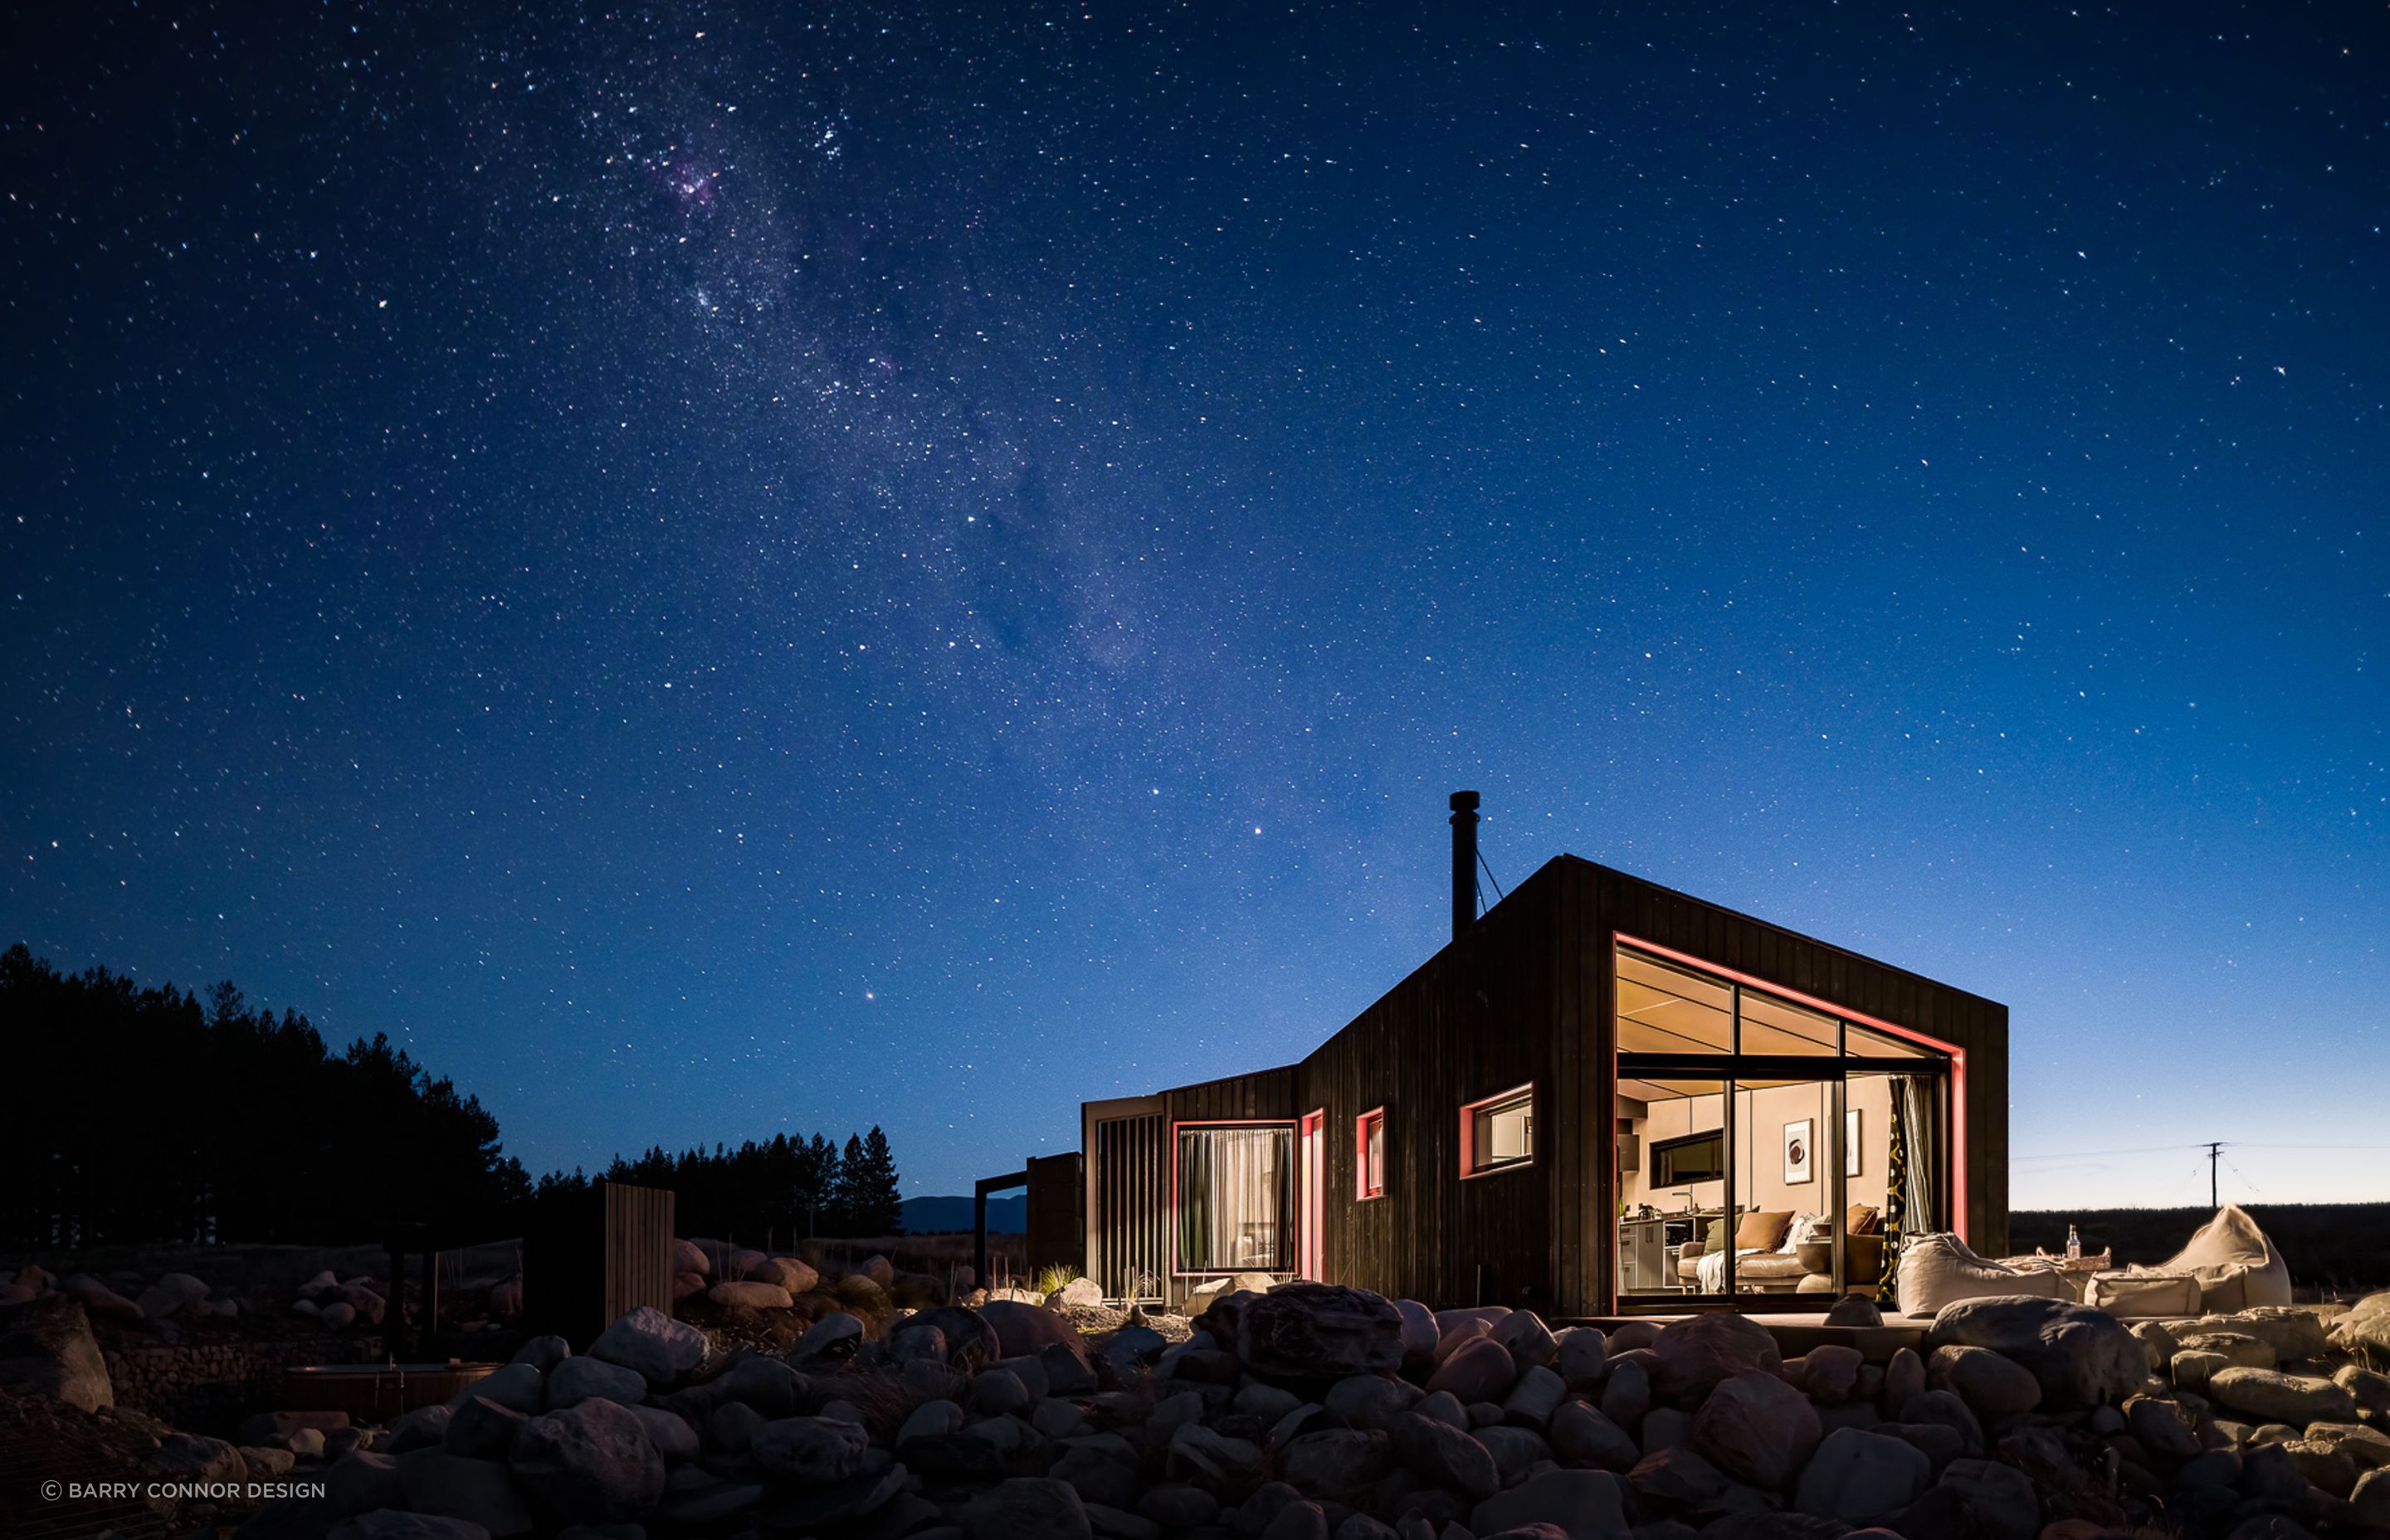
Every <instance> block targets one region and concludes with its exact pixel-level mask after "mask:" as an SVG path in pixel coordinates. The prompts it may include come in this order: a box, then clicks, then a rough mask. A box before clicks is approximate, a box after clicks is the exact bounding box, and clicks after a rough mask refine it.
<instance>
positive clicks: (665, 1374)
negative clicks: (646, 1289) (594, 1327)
mask: <svg viewBox="0 0 2390 1540" xmlns="http://www.w3.org/2000/svg"><path fill="white" fill-rule="evenodd" d="M589 1356H590V1357H592V1358H602V1359H604V1360H605V1361H606V1362H607V1363H610V1364H619V1365H621V1366H622V1367H624V1368H626V1369H631V1370H633V1371H635V1372H636V1373H637V1374H638V1376H639V1377H640V1378H641V1379H643V1380H646V1381H647V1382H648V1383H649V1384H650V1385H669V1384H671V1383H672V1382H673V1381H674V1380H680V1379H683V1378H685V1377H687V1374H688V1373H689V1371H690V1370H692V1369H694V1368H696V1367H698V1365H700V1364H701V1363H703V1362H705V1333H704V1332H702V1331H700V1330H699V1329H698V1328H695V1327H693V1326H691V1325H689V1324H688V1323H687V1321H675V1320H674V1319H673V1318H672V1317H671V1316H669V1315H665V1314H664V1313H663V1312H662V1311H661V1310H658V1309H657V1308H656V1307H655V1306H654V1305H651V1304H643V1305H641V1306H639V1307H638V1308H637V1309H636V1310H633V1311H631V1312H629V1313H628V1314H626V1315H622V1316H620V1317H618V1318H617V1319H616V1320H615V1322H614V1324H613V1325H611V1326H610V1327H608V1328H606V1329H605V1330H603V1331H601V1332H599V1333H598V1340H597V1341H594V1342H592V1343H590V1344H589Z"/></svg>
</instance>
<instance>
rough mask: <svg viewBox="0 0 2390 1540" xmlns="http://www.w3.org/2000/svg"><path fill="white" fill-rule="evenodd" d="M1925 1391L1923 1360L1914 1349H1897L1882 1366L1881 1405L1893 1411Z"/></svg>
mask: <svg viewBox="0 0 2390 1540" xmlns="http://www.w3.org/2000/svg"><path fill="white" fill-rule="evenodd" d="M1924 1389H1925V1360H1924V1359H1922V1358H1921V1357H1919V1356H1918V1354H1917V1350H1916V1349H1914V1348H1899V1349H1896V1350H1895V1351H1894V1353H1893V1355H1892V1357H1891V1358H1890V1359H1889V1360H1887V1361H1886V1362H1885V1364H1884V1366H1883V1404H1884V1405H1885V1406H1886V1407H1887V1408H1889V1409H1890V1410H1893V1411H1895V1412H1896V1411H1898V1410H1899V1409H1900V1408H1901V1407H1903V1406H1906V1405H1908V1398H1909V1397H1910V1396H1912V1395H1916V1394H1918V1393H1919V1392H1921V1391H1923V1390H1924Z"/></svg>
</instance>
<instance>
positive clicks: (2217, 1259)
mask: <svg viewBox="0 0 2390 1540" xmlns="http://www.w3.org/2000/svg"><path fill="white" fill-rule="evenodd" d="M2150 1271H2152V1272H2153V1273H2189V1274H2191V1275H2192V1276H2194V1277H2197V1278H2198V1279H2199V1292H2200V1302H2199V1305H2200V1309H2201V1310H2202V1311H2203V1312H2204V1313H2205V1314H2207V1315H2232V1314H2234V1313H2235V1312H2237V1311H2242V1310H2247V1309H2249V1308H2251V1307H2252V1306H2255V1305H2260V1304H2288V1303H2291V1268H2290V1264H2288V1263H2286V1262H2284V1261H2283V1260H2282V1253H2281V1252H2280V1251H2276V1250H2274V1243H2273V1242H2272V1241H2271V1240H2269V1239H2268V1238H2267V1237H2266V1232H2265V1231H2263V1230H2261V1229H2259V1228H2258V1227H2257V1222H2256V1221H2255V1220H2254V1219H2252V1218H2250V1217H2249V1211H2248V1210H2246V1209H2243V1208H2242V1207H2241V1206H2240V1205H2239V1204H2238V1203H2227V1204H2225V1205H2224V1206H2223V1207H2222V1208H2220V1209H2218V1210H2217V1211H2216V1217H2215V1218H2213V1219H2211V1220H2209V1221H2208V1222H2207V1223H2206V1224H2204V1225H2202V1226H2200V1227H2199V1232H2198V1233H2197V1234H2196V1235H2193V1236H2192V1237H2191V1244H2190V1245H2188V1246H2185V1247H2184V1248H2183V1249H2182V1250H2181V1251H2178V1252H2176V1253H2175V1255H2174V1257H2173V1258H2172V1260H2170V1261H2166V1262H2162V1263H2160V1264H2158V1265H2156V1266H2155V1267H2152V1268H2151V1269H2150Z"/></svg>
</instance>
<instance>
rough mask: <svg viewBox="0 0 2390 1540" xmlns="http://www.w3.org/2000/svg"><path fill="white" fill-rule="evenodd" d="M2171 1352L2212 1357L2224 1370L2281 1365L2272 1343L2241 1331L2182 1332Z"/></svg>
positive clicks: (2268, 1367)
mask: <svg viewBox="0 0 2390 1540" xmlns="http://www.w3.org/2000/svg"><path fill="white" fill-rule="evenodd" d="M2175 1352H2176V1353H2178V1354H2181V1353H2206V1354H2215V1355H2216V1356H2217V1357H2219V1358H2221V1359H2223V1360H2224V1367H2227V1368H2244V1369H2270V1368H2275V1367H2279V1366H2280V1365H2281V1361H2282V1355H2281V1354H2280V1353H2277V1352H2276V1351H2275V1350H2274V1344H2273V1343H2271V1342H2268V1341H2265V1340H2264V1339H2263V1338H2258V1337H2252V1336H2250V1335H2249V1334H2248V1333H2247V1332H2245V1331H2224V1330H2215V1331H2207V1330H2200V1331H2187V1332H2183V1333H2180V1334H2178V1336H2177V1337H2176V1338H2175Z"/></svg>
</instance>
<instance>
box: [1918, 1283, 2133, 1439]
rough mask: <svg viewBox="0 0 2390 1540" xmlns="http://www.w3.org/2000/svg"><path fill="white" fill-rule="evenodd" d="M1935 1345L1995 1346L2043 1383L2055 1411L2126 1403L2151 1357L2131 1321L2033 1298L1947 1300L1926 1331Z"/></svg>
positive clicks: (2046, 1398)
mask: <svg viewBox="0 0 2390 1540" xmlns="http://www.w3.org/2000/svg"><path fill="white" fill-rule="evenodd" d="M1926 1343H1927V1345H1928V1347H1929V1348H1940V1347H1980V1348H1989V1349H1991V1350H1992V1351H1993V1352H1995V1353H1998V1354H2001V1355H2003V1356H2005V1357H2008V1358H2011V1359H2014V1360H2015V1361H2016V1362H2017V1363H2019V1364H2021V1365H2023V1366H2024V1367H2025V1368H2026V1369H2027V1370H2028V1371H2030V1372H2031V1373H2032V1375H2033V1377H2034V1379H2035V1380H2038V1381H2039V1382H2040V1384H2041V1399H2042V1403H2043V1405H2045V1406H2047V1407H2049V1409H2051V1410H2054V1411H2073V1410H2077V1409H2080V1408H2083V1407H2088V1406H2096V1405H2100V1404H2101V1403H2103V1402H2121V1401H2122V1400H2123V1399H2124V1398H2125V1397H2126V1396H2127V1395H2128V1394H2130V1393H2131V1392H2134V1391H2136V1390H2138V1389H2139V1387H2140V1383H2141V1378H2142V1375H2143V1373H2144V1372H2145V1370H2146V1367H2147V1363H2148V1360H2147V1359H2146V1357H2145V1356H2144V1355H2143V1354H2142V1352H2141V1344H2140V1343H2139V1341H2135V1340H2134V1337H2133V1334H2132V1333H2131V1332H2130V1331H2128V1330H2127V1329H2126V1328H2125V1324H2124V1323H2123V1322H2122V1321H2119V1320H2117V1319H2116V1318H2115V1317H2114V1316H2113V1315H2107V1314H2105V1313H2104V1312H2101V1311H2098V1310H2094V1309H2092V1308H2090V1307H2089V1306H2088V1305H2080V1304H2074V1303H2067V1302H2065V1301H2062V1300H2052V1299H2042V1298H2039V1297H2038V1296H2034V1295H2024V1294H2011V1295H2003V1296H1999V1297H1996V1298H1992V1299H1978V1300H1960V1301H1958V1302H1957V1303H1952V1304H1946V1305H1944V1306H1943V1307H1942V1309H1941V1312H1940V1313H1939V1314H1938V1315H1935V1316H1934V1326H1933V1328H1932V1329H1931V1330H1930V1331H1929V1332H1927V1334H1926Z"/></svg>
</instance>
